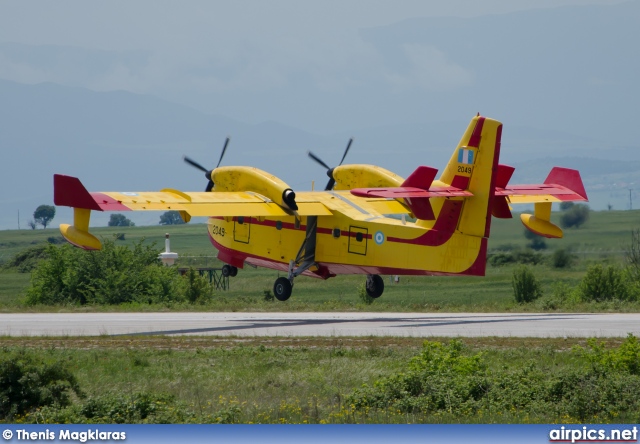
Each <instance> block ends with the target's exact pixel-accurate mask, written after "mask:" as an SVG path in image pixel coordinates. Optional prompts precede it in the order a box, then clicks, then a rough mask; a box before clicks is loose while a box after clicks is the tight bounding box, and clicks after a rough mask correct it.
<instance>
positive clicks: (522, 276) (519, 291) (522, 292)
mask: <svg viewBox="0 0 640 444" xmlns="http://www.w3.org/2000/svg"><path fill="white" fill-rule="evenodd" d="M511 285H512V286H513V294H514V296H515V298H516V302H518V303H520V304H522V303H526V302H533V301H535V300H536V299H538V298H539V297H540V296H542V288H541V286H540V284H539V282H538V280H537V279H536V277H535V275H534V274H533V273H532V272H531V270H529V267H527V266H525V265H521V266H519V267H518V268H516V269H515V270H514V271H513V278H512V280H511Z"/></svg>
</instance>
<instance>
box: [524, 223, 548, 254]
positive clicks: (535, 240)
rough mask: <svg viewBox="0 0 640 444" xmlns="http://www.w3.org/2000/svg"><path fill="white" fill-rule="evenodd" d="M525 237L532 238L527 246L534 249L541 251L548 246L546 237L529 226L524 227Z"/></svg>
mask: <svg viewBox="0 0 640 444" xmlns="http://www.w3.org/2000/svg"><path fill="white" fill-rule="evenodd" d="M524 237H526V238H527V239H529V240H530V242H529V243H528V244H527V247H529V248H531V249H532V250H536V251H539V250H544V249H545V248H547V243H546V242H545V240H544V237H542V236H539V235H537V234H536V233H534V232H533V231H531V230H529V229H527V228H525V229H524Z"/></svg>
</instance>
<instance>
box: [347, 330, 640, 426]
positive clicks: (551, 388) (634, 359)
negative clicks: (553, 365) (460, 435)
mask: <svg viewBox="0 0 640 444" xmlns="http://www.w3.org/2000/svg"><path fill="white" fill-rule="evenodd" d="M593 344H596V343H595V341H594V340H591V341H590V342H589V346H590V348H589V349H588V350H584V349H578V350H572V351H571V352H570V353H571V354H572V355H573V356H572V357H571V358H572V360H580V361H582V362H584V364H582V362H581V364H582V365H580V364H579V365H578V366H577V368H575V367H573V368H570V369H559V370H554V371H552V372H550V371H549V368H548V364H547V363H542V362H540V360H535V359H531V360H530V361H529V362H520V361H517V362H515V363H514V364H513V365H510V364H504V365H502V366H499V367H493V366H492V360H491V359H485V355H483V354H481V353H478V354H473V355H471V354H469V352H468V351H467V350H466V349H465V348H464V347H463V346H462V344H460V343H459V342H457V341H451V342H450V343H449V344H448V345H443V344H441V343H437V342H436V343H433V342H425V344H424V347H423V350H422V352H421V354H420V355H419V356H417V357H415V358H413V359H412V360H411V362H409V363H408V364H407V365H406V366H405V368H403V369H400V370H398V371H397V372H396V373H395V374H392V375H390V376H388V377H383V378H381V379H379V380H377V381H375V382H374V383H373V385H367V384H365V385H363V386H362V387H361V388H359V389H356V390H354V391H353V392H352V393H351V394H350V395H349V396H347V397H346V399H345V401H346V403H347V404H348V405H350V406H352V409H353V410H354V411H355V412H360V414H362V415H363V416H366V415H375V414H376V412H379V411H383V412H384V411H388V412H394V413H396V412H400V413H403V414H424V415H429V416H428V418H429V419H430V420H431V421H443V420H444V421H455V422H459V421H463V420H472V421H474V420H475V421H477V420H480V421H482V420H483V419H484V418H487V417H488V418H491V419H495V418H496V417H498V418H502V419H501V420H505V419H508V418H510V415H513V416H511V417H512V418H516V420H517V419H518V418H519V419H522V418H526V419H525V420H526V421H534V422H535V421H536V419H535V418H556V419H558V420H559V419H560V418H564V420H570V421H574V422H594V421H597V422H610V421H613V422H621V421H623V422H626V421H630V422H636V421H637V412H638V410H639V409H640V400H639V399H638V396H637V393H638V390H640V375H639V374H638V371H639V370H640V353H639V351H640V345H639V344H638V342H637V340H636V338H635V337H633V336H631V335H630V336H629V337H628V338H627V340H626V341H625V343H623V344H622V345H621V346H620V347H619V348H617V349H613V350H608V351H605V349H604V347H603V346H596V347H594V346H593ZM594 363H595V364H594ZM482 415H488V416H484V417H483V416H482ZM463 418H464V419H463ZM547 421H548V419H547Z"/></svg>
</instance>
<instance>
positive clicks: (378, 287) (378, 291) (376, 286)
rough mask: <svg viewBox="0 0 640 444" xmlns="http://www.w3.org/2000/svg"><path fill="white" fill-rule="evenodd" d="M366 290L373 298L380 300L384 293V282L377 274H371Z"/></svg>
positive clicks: (368, 277)
mask: <svg viewBox="0 0 640 444" xmlns="http://www.w3.org/2000/svg"><path fill="white" fill-rule="evenodd" d="M365 289H366V291H367V294H368V295H369V296H371V297H372V298H374V299H375V298H379V297H380V296H382V293H383V292H384V280H383V279H382V278H381V277H380V276H379V275H377V274H370V275H369V276H367V283H366V285H365Z"/></svg>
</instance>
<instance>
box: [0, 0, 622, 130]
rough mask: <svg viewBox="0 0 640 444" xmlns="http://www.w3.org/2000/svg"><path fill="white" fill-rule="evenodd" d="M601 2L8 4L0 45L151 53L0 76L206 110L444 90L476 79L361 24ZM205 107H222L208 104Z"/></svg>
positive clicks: (0, 16) (253, 111) (432, 53)
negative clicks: (380, 87) (408, 67)
mask: <svg viewBox="0 0 640 444" xmlns="http://www.w3.org/2000/svg"><path fill="white" fill-rule="evenodd" d="M602 3H618V1H611V0H609V1H594V0H485V1H482V2H478V1H476V0H453V1H424V0H405V1H396V0H394V1H383V0H357V1H348V0H347V1H345V0H327V1H323V2H310V1H299V0H273V1H236V2H222V1H217V2H213V1H204V0H187V1H180V2H176V1H157V0H140V1H130V0H127V1H91V2H87V1H85V0H77V1H69V0H62V1H55V2H53V1H38V2H34V1H2V2H0V43H2V42H14V43H23V44H29V45H63V46H73V47H79V48H89V49H101V50H109V51H128V50H144V51H149V55H148V56H147V59H146V60H145V61H144V64H143V66H141V67H138V68H136V69H134V68H132V67H131V66H127V65H126V64H114V65H113V66H111V67H110V69H109V70H108V71H106V72H101V73H100V75H93V76H87V77H85V78H82V79H80V78H79V75H77V76H75V77H74V76H72V75H69V73H68V72H65V71H64V70H62V71H60V70H58V71H56V70H55V69H50V70H48V71H43V70H38V69H34V68H33V67H32V66H24V65H21V64H15V63H4V64H3V63H2V60H0V78H4V79H7V80H14V81H20V82H23V83H39V82H43V81H53V82H56V83H63V84H65V83H66V84H73V86H82V87H86V88H90V89H93V90H98V91H109V90H117V89H123V90H128V91H132V92H137V93H153V94H157V95H161V96H163V97H165V98H170V99H175V100H177V101H182V102H183V103H187V104H190V105H192V106H196V107H198V106H200V108H201V109H202V108H203V107H204V108H207V105H206V103H205V104H203V103H202V101H200V100H199V96H200V95H202V94H227V95H229V94H231V95H232V94H245V95H250V94H256V95H257V97H256V101H259V100H273V98H270V99H267V98H265V97H262V99H261V97H260V94H268V93H269V92H270V91H273V90H287V89H290V90H293V89H295V87H296V86H297V84H298V83H300V82H304V83H305V85H312V86H313V88H316V89H318V90H320V91H323V90H324V91H327V92H331V93H335V92H336V91H340V90H343V89H347V88H350V87H353V86H354V85H357V84H358V83H359V82H366V81H367V80H368V79H369V80H371V81H375V82H382V83H383V84H387V85H388V87H389V88H395V89H400V90H402V89H405V90H410V89H412V88H417V89H424V88H438V89H447V88H455V87H457V86H461V85H462V86H463V85H465V84H468V83H469V82H470V81H471V77H470V76H471V74H470V73H468V72H467V71H465V70H464V69H463V68H462V67H460V66H458V65H456V64H454V63H452V62H451V61H449V60H448V58H447V55H446V54H443V53H441V52H439V51H438V50H437V49H435V48H427V49H425V48H419V47H415V48H406V53H407V56H408V57H409V58H410V60H411V61H412V63H413V64H414V68H413V70H412V71H410V72H409V73H408V74H406V75H398V73H396V72H392V71H391V72H390V71H389V70H388V69H387V70H385V69H384V68H383V66H382V62H381V60H380V56H379V54H378V53H377V52H376V51H375V50H374V48H372V47H371V46H370V45H367V44H366V43H364V42H363V40H362V39H361V37H360V35H359V30H360V29H364V28H371V27H376V26H385V25H389V24H393V23H397V22H399V21H402V20H404V19H408V18H416V17H438V16H457V17H472V16H477V15H486V14H500V13H507V12H512V11H518V10H525V9H532V8H548V7H558V6H562V5H577V4H602ZM301 79H303V80H301ZM74 82H75V83H74ZM292 94H293V93H292ZM234 97H235V96H234ZM235 100H236V99H235V98H234V99H231V98H230V99H229V101H230V102H235ZM284 100H286V97H284ZM232 105H233V104H230V106H229V107H228V108H227V110H228V113H229V115H230V116H232V117H234V118H236V119H240V120H244V121H246V122H249V123H258V122H261V121H264V120H269V119H272V118H273V119H275V120H278V119H279V120H281V121H282V120H284V122H283V123H287V124H291V125H294V126H299V127H301V128H303V129H307V130H316V131H317V130H318V129H319V128H317V127H316V128H312V126H313V125H312V124H310V123H309V122H304V121H302V120H299V121H298V120H297V119H296V118H295V116H288V115H286V114H285V113H281V114H280V115H269V111H268V109H269V108H268V107H264V106H256V107H255V108H253V107H247V105H246V103H245V102H243V104H242V105H238V108H233V106H232ZM205 110H206V111H214V112H218V113H221V112H224V110H225V109H224V108H222V109H221V108H220V107H216V106H215V105H212V106H211V108H210V109H205ZM465 115H466V114H465ZM287 120H288V121H287ZM336 123H337V122H333V123H331V124H333V125H336ZM336 129H340V128H336Z"/></svg>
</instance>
